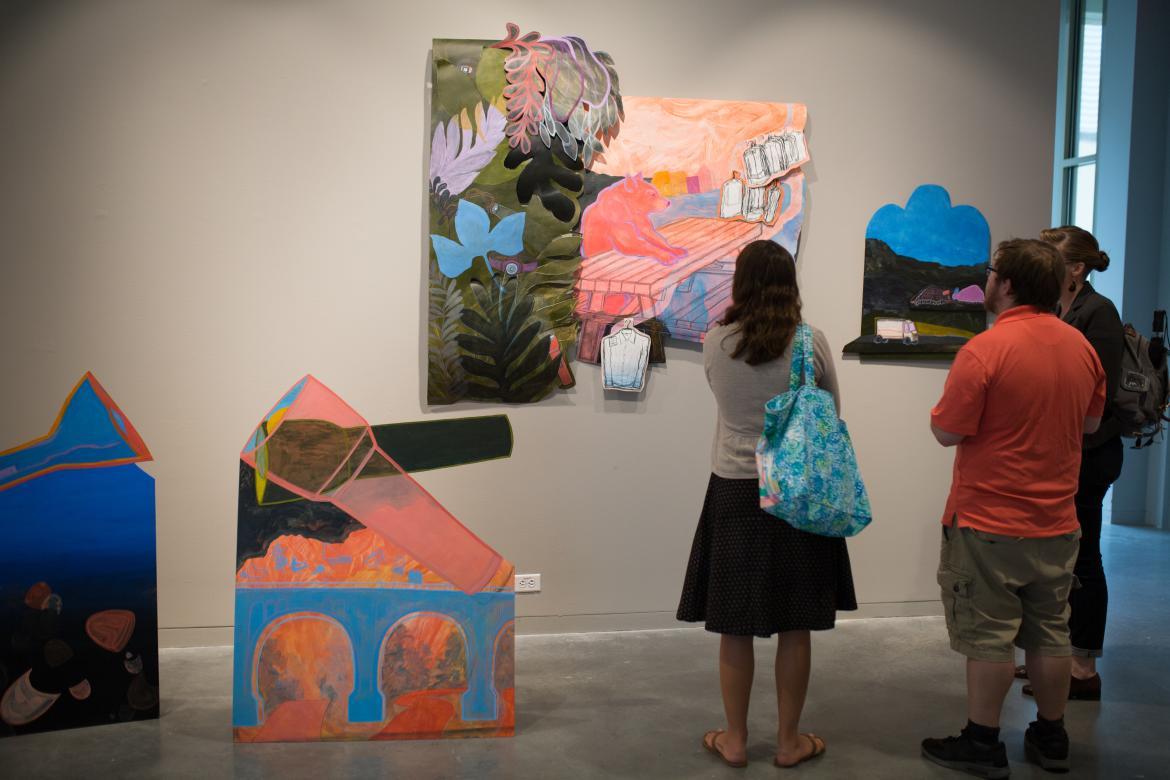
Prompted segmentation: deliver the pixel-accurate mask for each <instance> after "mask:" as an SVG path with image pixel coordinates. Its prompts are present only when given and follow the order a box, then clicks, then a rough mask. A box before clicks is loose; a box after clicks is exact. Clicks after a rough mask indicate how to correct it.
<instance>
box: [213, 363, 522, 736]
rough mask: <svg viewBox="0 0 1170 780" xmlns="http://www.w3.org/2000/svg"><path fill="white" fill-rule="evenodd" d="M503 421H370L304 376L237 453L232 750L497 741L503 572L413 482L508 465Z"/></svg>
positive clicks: (501, 731)
mask: <svg viewBox="0 0 1170 780" xmlns="http://www.w3.org/2000/svg"><path fill="white" fill-rule="evenodd" d="M511 449H512V432H511V427H510V426H509V424H508V420H507V418H506V417H505V416H503V415H495V416H490V417H479V418H468V419H458V420H438V421H426V422H419V423H406V424H400V425H379V426H370V425H369V424H367V423H366V421H365V420H364V419H363V418H362V417H361V416H360V415H358V414H357V412H355V411H354V410H353V409H352V408H350V407H349V406H348V405H347V404H346V403H345V402H344V401H342V400H341V398H339V397H338V396H336V395H335V394H334V393H333V392H332V391H330V390H329V389H328V388H327V387H325V386H324V385H322V384H321V383H320V382H318V381H317V380H316V379H314V378H313V377H305V378H304V379H302V380H301V381H300V382H298V383H297V384H296V385H295V386H294V387H293V388H292V389H291V390H290V391H289V392H288V393H286V394H285V396H284V397H283V398H282V399H281V400H280V401H279V402H278V403H277V404H276V406H274V407H273V409H272V410H271V411H270V412H269V413H268V414H267V415H265V417H264V419H263V420H262V421H261V423H260V425H259V426H258V427H257V428H256V430H255V431H254V432H253V434H252V436H251V437H249V440H248V443H247V444H246V446H245V448H244V451H243V453H242V454H241V457H240V484H239V531H238V535H237V554H236V623H235V670H234V689H233V702H232V720H233V725H234V733H235V738H236V740H237V741H241V742H271V741H316V740H335V739H374V740H377V739H420V738H438V737H451V736H507V735H511V734H512V731H513V724H514V722H515V714H514V703H515V702H514V696H513V690H514V688H513V622H514V612H515V595H514V592H513V576H514V570H513V567H512V565H511V564H510V563H509V562H508V561H506V560H504V558H503V557H502V556H501V555H500V554H499V553H497V552H496V551H495V550H493V549H492V548H491V547H489V546H488V545H487V544H486V543H485V542H483V541H482V540H481V539H479V538H478V537H477V536H476V535H475V534H473V533H472V532H471V531H470V530H469V529H468V528H467V527H465V526H464V525H463V524H462V523H460V522H459V521H458V520H457V519H456V518H455V517H453V516H452V515H451V513H450V512H448V511H447V510H446V509H444V508H443V506H442V505H441V504H440V503H439V502H438V501H437V500H436V499H435V498H434V497H433V496H431V495H430V494H429V493H428V492H427V491H426V490H424V489H423V488H422V487H421V486H420V485H419V484H418V483H417V482H416V481H415V480H414V479H413V478H412V477H411V476H410V474H411V473H418V472H420V471H425V470H428V469H434V468H443V467H447V466H455V465H459V464H466V463H473V462H479V461H484V460H489V459H493V458H502V457H508V456H509V455H510V454H511Z"/></svg>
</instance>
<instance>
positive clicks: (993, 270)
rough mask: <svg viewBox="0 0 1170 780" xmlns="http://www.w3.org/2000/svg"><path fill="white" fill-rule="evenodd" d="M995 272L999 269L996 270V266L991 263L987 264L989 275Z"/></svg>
mask: <svg viewBox="0 0 1170 780" xmlns="http://www.w3.org/2000/svg"><path fill="white" fill-rule="evenodd" d="M994 273H999V272H998V271H996V270H995V266H991V265H989V266H987V275H988V276H989V277H990V276H991V275H992V274H994Z"/></svg>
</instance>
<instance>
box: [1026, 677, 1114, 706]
mask: <svg viewBox="0 0 1170 780" xmlns="http://www.w3.org/2000/svg"><path fill="white" fill-rule="evenodd" d="M1024 695H1025V696H1035V695H1036V692H1035V691H1034V690H1032V686H1031V685H1025V686H1024ZM1068 700H1069V701H1101V675H1099V674H1095V675H1093V676H1092V677H1090V678H1089V679H1087V680H1081V679H1078V678H1076V677H1072V678H1070V679H1069V683H1068Z"/></svg>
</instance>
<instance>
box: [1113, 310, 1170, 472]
mask: <svg viewBox="0 0 1170 780" xmlns="http://www.w3.org/2000/svg"><path fill="white" fill-rule="evenodd" d="M1153 331H1154V336H1153V338H1150V339H1148V338H1146V337H1145V336H1143V335H1142V334H1140V333H1138V332H1137V329H1135V328H1134V327H1133V325H1130V324H1129V323H1126V325H1125V351H1124V352H1123V353H1122V356H1121V383H1120V385H1119V386H1118V388H1117V395H1116V396H1115V398H1114V406H1113V414H1114V415H1115V416H1116V417H1117V420H1118V422H1120V423H1121V435H1122V436H1124V437H1126V438H1127V439H1135V440H1136V441H1135V442H1134V445H1133V446H1134V449H1138V448H1141V447H1144V446H1147V445H1149V444H1152V443H1153V442H1154V437H1155V436H1156V435H1157V434H1159V433H1160V432H1161V431H1162V428H1163V427H1164V425H1165V423H1166V422H1170V418H1167V417H1166V405H1167V393H1170V383H1168V382H1167V373H1166V344H1167V334H1166V312H1165V311H1162V310H1159V311H1156V312H1154V327H1153Z"/></svg>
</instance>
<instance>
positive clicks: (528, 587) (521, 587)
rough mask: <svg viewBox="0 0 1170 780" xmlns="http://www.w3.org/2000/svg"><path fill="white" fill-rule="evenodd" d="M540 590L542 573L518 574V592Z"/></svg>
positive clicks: (535, 591)
mask: <svg viewBox="0 0 1170 780" xmlns="http://www.w3.org/2000/svg"><path fill="white" fill-rule="evenodd" d="M539 591H540V575H539V574H517V575H516V592H517V593H537V592H539Z"/></svg>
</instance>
